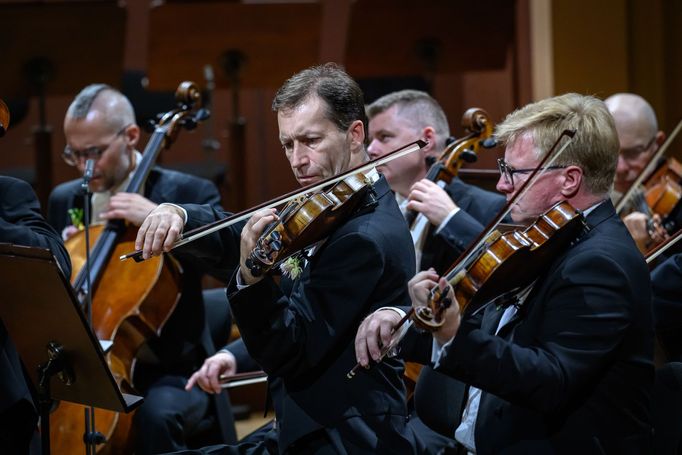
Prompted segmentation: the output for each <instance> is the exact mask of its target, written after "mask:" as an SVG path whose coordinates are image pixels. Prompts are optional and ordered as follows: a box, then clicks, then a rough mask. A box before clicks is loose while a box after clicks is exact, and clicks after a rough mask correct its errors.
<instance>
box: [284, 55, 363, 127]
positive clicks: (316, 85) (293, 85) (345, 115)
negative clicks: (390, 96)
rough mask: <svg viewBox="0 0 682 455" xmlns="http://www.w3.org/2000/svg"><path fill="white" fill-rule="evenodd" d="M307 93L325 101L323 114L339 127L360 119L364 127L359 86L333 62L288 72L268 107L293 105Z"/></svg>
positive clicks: (290, 106) (300, 100) (298, 102)
mask: <svg viewBox="0 0 682 455" xmlns="http://www.w3.org/2000/svg"><path fill="white" fill-rule="evenodd" d="M311 95H317V96H319V97H320V98H321V99H323V100H324V101H325V103H326V104H327V118H328V119H329V120H331V121H332V122H333V123H334V124H335V125H336V126H337V127H338V128H339V130H341V131H346V130H348V128H349V127H350V125H351V124H352V123H353V122H354V121H356V120H361V121H362V125H363V126H364V128H365V131H367V114H365V102H364V98H363V96H362V90H360V86H359V85H358V84H357V82H355V81H354V80H353V78H351V77H350V76H349V75H348V73H346V72H345V71H344V70H343V68H342V67H341V66H340V65H337V64H336V63H325V64H324V65H320V66H313V67H310V68H307V69H304V70H303V71H300V72H298V73H296V74H294V75H293V76H291V77H290V78H289V79H287V81H286V82H285V83H284V84H283V85H282V86H281V87H280V88H279V90H277V93H276V94H275V99H273V100H272V110H273V111H275V112H279V111H282V110H289V109H294V108H295V107H297V106H298V105H300V104H301V103H302V102H304V101H305V100H306V99H307V98H308V97H310V96H311Z"/></svg>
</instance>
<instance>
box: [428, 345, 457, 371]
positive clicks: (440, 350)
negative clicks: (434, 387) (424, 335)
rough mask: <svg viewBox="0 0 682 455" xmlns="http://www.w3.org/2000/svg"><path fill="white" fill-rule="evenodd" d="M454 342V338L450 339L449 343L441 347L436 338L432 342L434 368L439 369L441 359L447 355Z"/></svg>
mask: <svg viewBox="0 0 682 455" xmlns="http://www.w3.org/2000/svg"><path fill="white" fill-rule="evenodd" d="M452 340H454V337H453V338H451V339H450V341H448V342H447V343H445V344H444V345H442V346H441V345H440V343H439V342H438V341H436V339H435V338H434V339H433V341H432V345H431V363H432V364H433V368H434V369H435V368H438V364H439V363H440V359H441V357H443V354H444V353H445V351H446V349H447V348H449V347H450V344H452Z"/></svg>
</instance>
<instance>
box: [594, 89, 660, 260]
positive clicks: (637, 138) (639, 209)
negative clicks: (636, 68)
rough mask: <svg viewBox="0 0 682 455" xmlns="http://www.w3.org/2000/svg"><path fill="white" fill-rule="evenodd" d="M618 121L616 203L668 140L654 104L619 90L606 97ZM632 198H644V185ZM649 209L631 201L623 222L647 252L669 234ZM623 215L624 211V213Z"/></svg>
mask: <svg viewBox="0 0 682 455" xmlns="http://www.w3.org/2000/svg"><path fill="white" fill-rule="evenodd" d="M604 102H605V103H606V107H607V108H608V109H609V112H610V113H611V115H612V116H613V119H614V120H615V122H616V131H617V132H618V141H619V143H620V153H619V155H618V166H617V167H616V177H615V180H614V192H613V195H612V199H613V200H614V201H615V202H616V203H617V202H618V200H619V199H620V197H622V195H623V194H625V193H626V192H627V191H628V189H630V186H631V185H632V184H633V183H634V182H635V180H637V178H638V177H639V175H640V174H641V173H642V172H644V168H645V167H646V166H647V164H648V163H649V161H650V160H651V158H652V157H653V156H654V154H655V153H656V151H657V150H658V148H659V147H660V146H661V145H662V144H663V142H664V141H665V133H664V132H663V131H660V130H659V129H658V121H657V120H656V114H655V113H654V110H653V108H652V107H651V105H650V104H649V103H648V102H647V101H646V100H645V99H644V98H642V97H641V96H639V95H635V94H634V93H617V94H615V95H612V96H610V97H608V98H607V99H606V100H604ZM636 194H637V195H636V196H635V197H633V198H632V199H633V201H642V200H643V188H640V189H637V190H636ZM646 212H648V208H647V207H646V204H637V203H635V202H632V203H628V205H627V206H626V207H625V210H624V213H625V215H626V216H625V217H624V218H623V222H624V223H625V226H626V227H627V228H628V231H630V235H632V238H634V239H635V242H636V243H637V247H638V248H639V249H640V251H642V252H645V251H646V250H647V249H648V246H649V245H651V244H652V243H654V242H660V241H662V240H664V239H665V238H666V237H667V232H666V231H665V229H663V228H662V227H661V224H660V223H661V219H660V217H659V216H658V215H653V214H651V213H646ZM621 216H622V213H621Z"/></svg>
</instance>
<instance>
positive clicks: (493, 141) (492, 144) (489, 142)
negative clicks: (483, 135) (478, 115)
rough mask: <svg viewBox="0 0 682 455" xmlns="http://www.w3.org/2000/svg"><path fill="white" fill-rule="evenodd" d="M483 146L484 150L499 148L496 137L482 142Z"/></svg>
mask: <svg viewBox="0 0 682 455" xmlns="http://www.w3.org/2000/svg"><path fill="white" fill-rule="evenodd" d="M481 145H482V146H483V148H486V149H491V148H495V147H497V139H495V138H494V137H489V138H488V139H486V140H484V141H483V142H481Z"/></svg>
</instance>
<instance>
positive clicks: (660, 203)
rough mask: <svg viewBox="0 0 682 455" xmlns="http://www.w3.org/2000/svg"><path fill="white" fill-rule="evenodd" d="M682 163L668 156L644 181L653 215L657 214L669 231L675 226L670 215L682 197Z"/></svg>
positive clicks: (648, 203) (645, 194)
mask: <svg viewBox="0 0 682 455" xmlns="http://www.w3.org/2000/svg"><path fill="white" fill-rule="evenodd" d="M681 182H682V164H680V162H679V161H677V160H676V159H675V158H672V157H671V158H668V159H667V160H666V161H665V162H664V163H663V165H661V166H660V167H659V168H658V169H657V170H656V171H655V172H654V173H653V174H652V175H651V177H649V179H647V181H646V182H645V183H644V188H645V191H644V199H645V201H646V207H647V208H648V209H649V211H648V212H645V213H650V214H651V215H654V214H657V215H659V216H660V217H661V219H662V220H663V222H662V224H663V227H664V228H665V230H666V231H668V233H672V232H673V231H674V228H675V221H674V220H673V219H671V217H670V215H671V214H672V213H673V211H675V210H676V209H677V207H678V205H679V203H680V199H682V186H681V185H680V183H681Z"/></svg>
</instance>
